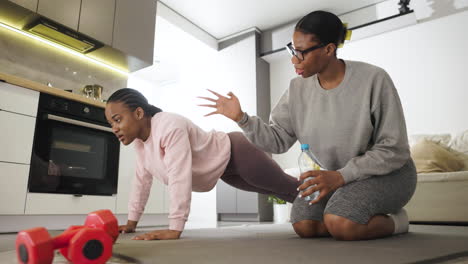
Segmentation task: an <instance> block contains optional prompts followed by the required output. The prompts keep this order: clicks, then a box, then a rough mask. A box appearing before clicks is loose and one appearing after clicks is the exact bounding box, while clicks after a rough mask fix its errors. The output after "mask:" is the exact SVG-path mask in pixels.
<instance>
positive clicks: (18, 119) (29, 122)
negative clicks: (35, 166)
mask: <svg viewBox="0 0 468 264" xmlns="http://www.w3.org/2000/svg"><path fill="white" fill-rule="evenodd" d="M0 124H2V129H1V130H0V161H6V162H15V163H22V164H29V163H30V162H31V153H32V145H33V139H34V128H35V125H36V118H34V117H30V116H25V115H19V114H14V113H10V112H5V111H1V110H0Z"/></svg>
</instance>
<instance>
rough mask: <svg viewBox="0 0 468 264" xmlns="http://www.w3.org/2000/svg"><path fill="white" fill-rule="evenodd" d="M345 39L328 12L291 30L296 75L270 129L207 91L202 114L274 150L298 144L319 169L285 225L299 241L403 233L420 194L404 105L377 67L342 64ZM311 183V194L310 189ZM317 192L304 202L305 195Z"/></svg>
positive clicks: (312, 173) (230, 97)
mask: <svg viewBox="0 0 468 264" xmlns="http://www.w3.org/2000/svg"><path fill="white" fill-rule="evenodd" d="M347 32H349V31H348V30H347V29H346V26H344V25H343V23H342V22H341V20H340V19H339V18H338V17H337V16H336V15H334V14H332V13H329V12H324V11H314V12H312V13H310V14H308V15H306V16H305V17H303V18H302V19H301V20H300V21H299V22H298V23H297V25H296V27H295V31H294V34H293V36H292V42H291V43H289V44H288V45H287V49H288V51H289V52H290V53H291V55H292V56H291V62H292V64H293V66H294V68H295V70H296V73H297V74H298V75H299V76H298V77H296V78H294V79H293V80H291V83H290V86H289V89H287V90H286V91H285V92H284V94H283V95H282V97H281V99H280V100H279V102H278V104H277V105H276V106H275V107H274V109H273V111H272V112H271V116H270V122H269V124H266V123H264V122H263V121H262V120H261V119H260V118H258V117H256V116H249V115H248V114H247V113H245V112H243V111H242V110H241V107H240V103H239V100H238V98H237V97H236V96H235V95H234V94H233V93H229V94H228V96H227V97H226V96H223V95H220V94H218V93H216V92H213V93H214V94H215V95H216V96H217V97H218V98H217V99H212V98H207V97H203V98H204V99H206V100H209V101H212V102H214V103H215V104H211V105H204V106H208V107H212V108H215V111H214V112H212V113H210V114H208V115H212V114H222V115H225V116H226V117H228V118H230V119H232V120H234V121H236V122H237V123H238V124H239V126H240V127H241V128H242V130H243V131H244V134H245V135H246V137H247V138H248V139H249V140H250V141H251V142H252V143H254V144H255V145H256V146H258V147H259V148H261V149H262V150H264V151H267V152H271V153H283V152H286V151H287V150H288V149H289V148H290V147H291V146H292V145H293V144H294V143H295V142H296V140H299V142H300V143H302V144H309V145H310V146H311V151H312V152H313V154H314V155H315V157H316V158H317V159H318V161H319V162H320V164H321V166H322V170H317V171H309V172H306V173H303V174H302V175H301V177H300V179H301V180H305V179H307V178H309V177H312V179H311V180H306V181H305V182H304V183H303V184H302V185H300V186H299V190H304V192H303V193H302V197H301V196H299V197H297V198H296V199H295V201H294V204H293V208H292V213H291V222H292V223H293V227H294V230H295V231H296V233H297V234H298V235H299V236H300V237H303V238H309V237H320V236H329V235H331V236H333V237H334V238H336V239H339V240H362V239H375V238H379V237H384V236H389V235H392V234H400V233H406V232H408V225H409V222H408V217H407V214H406V212H405V211H404V209H403V206H404V205H405V204H406V203H407V202H408V201H409V200H410V198H411V197H412V195H413V193H414V190H415V188H416V170H415V167H414V164H413V161H412V159H411V157H410V152H409V146H408V140H407V133H406V125H405V119H404V115H403V109H402V106H401V102H400V99H399V96H398V93H397V90H396V89H395V86H394V84H393V82H392V80H391V78H390V76H389V75H388V74H387V73H386V72H385V71H384V70H383V69H381V68H379V67H376V66H374V65H370V64H367V63H363V62H357V61H345V60H342V59H338V58H337V56H336V49H337V47H338V46H339V45H341V44H343V43H344V39H345V37H346V35H347ZM311 185H316V186H314V187H312V188H310V189H308V190H305V189H307V187H309V186H311ZM315 191H319V192H320V195H319V196H318V197H317V198H316V199H315V200H313V201H311V202H308V201H306V200H305V199H304V198H303V197H305V196H308V195H310V194H312V193H313V192H315Z"/></svg>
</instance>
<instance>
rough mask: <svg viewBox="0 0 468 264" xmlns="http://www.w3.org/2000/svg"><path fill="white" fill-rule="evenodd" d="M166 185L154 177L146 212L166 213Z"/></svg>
mask: <svg viewBox="0 0 468 264" xmlns="http://www.w3.org/2000/svg"><path fill="white" fill-rule="evenodd" d="M165 187H166V186H165V185H164V184H163V183H161V182H160V181H158V180H156V179H154V180H153V186H152V187H151V194H150V197H149V198H148V203H147V204H146V208H145V213H147V214H162V213H164V189H165Z"/></svg>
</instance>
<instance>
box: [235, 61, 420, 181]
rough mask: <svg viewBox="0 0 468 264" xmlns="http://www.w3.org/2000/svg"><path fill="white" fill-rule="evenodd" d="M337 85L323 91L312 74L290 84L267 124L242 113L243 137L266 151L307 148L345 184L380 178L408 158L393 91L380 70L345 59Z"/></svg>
mask: <svg viewBox="0 0 468 264" xmlns="http://www.w3.org/2000/svg"><path fill="white" fill-rule="evenodd" d="M345 64H346V71H345V76H344V79H343V81H342V82H341V83H340V85H338V86H337V87H335V88H333V89H331V90H325V89H323V88H322V87H321V86H320V84H319V82H318V78H317V75H314V76H311V77H309V78H302V77H297V78H294V79H293V80H291V83H290V86H289V89H287V90H286V92H285V93H284V94H283V95H282V97H281V98H280V100H279V102H278V104H277V105H276V106H275V107H274V109H273V111H272V112H271V115H270V123H269V124H266V123H264V122H263V121H262V120H261V119H260V118H258V117H256V116H248V115H247V113H245V114H244V117H243V119H242V120H241V121H240V122H239V125H240V127H241V128H242V129H243V131H244V133H245V135H246V136H247V138H248V139H249V140H250V141H251V142H252V143H254V144H255V145H256V146H258V147H259V148H261V149H262V150H264V151H266V152H271V153H283V152H286V151H287V150H288V149H289V148H290V147H291V146H292V145H293V144H294V143H295V142H296V140H299V142H300V143H301V144H309V146H310V150H311V151H312V153H313V154H314V155H315V157H316V158H317V159H318V163H320V164H321V165H322V166H323V167H324V168H325V169H327V170H334V171H339V172H340V173H341V174H342V175H343V178H344V180H345V182H346V183H349V182H352V181H356V180H361V179H365V178H368V177H370V176H374V175H385V174H388V173H390V172H392V171H394V170H397V169H400V168H401V167H402V166H403V165H405V163H407V162H408V161H409V159H411V157H410V152H409V146H408V138H407V133H406V124H405V119H404V116H403V109H402V106H401V102H400V99H399V96H398V93H397V91H396V89H395V86H394V85H393V82H392V80H391V79H390V76H389V75H388V74H387V73H386V72H385V71H384V70H383V69H381V68H379V67H376V66H373V65H370V64H367V63H363V62H357V61H345Z"/></svg>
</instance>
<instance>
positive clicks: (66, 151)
mask: <svg viewBox="0 0 468 264" xmlns="http://www.w3.org/2000/svg"><path fill="white" fill-rule="evenodd" d="M51 139H52V142H51V145H50V155H49V167H48V171H49V172H52V173H54V174H59V175H60V176H62V177H80V178H94V179H104V178H105V175H106V165H107V164H106V163H105V162H104V161H105V160H106V157H107V146H106V145H107V137H106V136H103V135H102V134H101V135H100V133H96V134H94V133H93V134H90V133H89V132H88V133H86V131H80V130H78V129H72V128H67V127H63V126H56V127H54V128H53V129H52V135H51Z"/></svg>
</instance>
